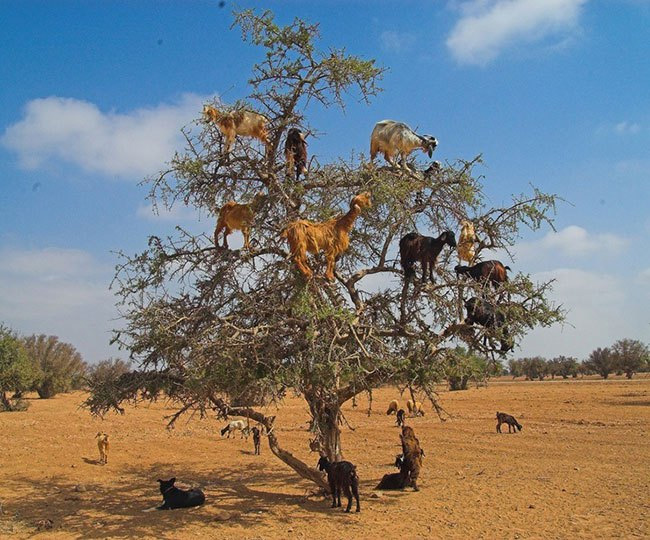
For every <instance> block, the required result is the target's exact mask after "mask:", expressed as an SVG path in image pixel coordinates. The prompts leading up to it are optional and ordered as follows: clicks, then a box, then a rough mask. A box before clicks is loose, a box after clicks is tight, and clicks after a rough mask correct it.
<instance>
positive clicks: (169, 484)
mask: <svg viewBox="0 0 650 540" xmlns="http://www.w3.org/2000/svg"><path fill="white" fill-rule="evenodd" d="M158 482H159V483H160V493H162V496H163V503H162V505H160V506H159V507H158V508H157V510H173V509H174V508H190V507H192V506H201V505H202V504H203V503H204V502H205V495H204V494H203V492H202V491H201V490H200V489H189V490H184V489H179V488H177V487H175V486H174V482H176V478H170V479H169V480H160V479H158Z"/></svg>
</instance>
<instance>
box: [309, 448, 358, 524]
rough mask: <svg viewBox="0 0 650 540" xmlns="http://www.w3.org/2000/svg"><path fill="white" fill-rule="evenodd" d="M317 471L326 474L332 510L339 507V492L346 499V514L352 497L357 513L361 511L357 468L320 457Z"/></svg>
mask: <svg viewBox="0 0 650 540" xmlns="http://www.w3.org/2000/svg"><path fill="white" fill-rule="evenodd" d="M318 470H319V471H325V472H326V473H327V481H328V483H329V485H330V491H331V492H332V508H336V507H337V506H341V491H344V492H345V495H346V497H347V498H348V506H347V508H346V509H345V511H346V512H349V511H350V508H351V507H352V496H354V498H355V500H356V501H357V510H356V511H357V512H360V511H361V506H360V505H359V476H358V475H357V468H356V467H355V466H354V465H352V463H350V462H349V461H335V462H334V463H330V461H329V460H328V459H327V458H326V457H325V456H322V457H321V458H320V459H319V460H318Z"/></svg>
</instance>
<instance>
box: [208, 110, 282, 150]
mask: <svg viewBox="0 0 650 540" xmlns="http://www.w3.org/2000/svg"><path fill="white" fill-rule="evenodd" d="M203 114H204V115H205V117H206V118H207V119H208V120H209V121H212V122H214V123H215V124H216V125H217V127H218V128H219V131H221V133H223V135H224V137H225V138H226V147H225V151H226V154H227V153H228V152H229V151H230V147H231V146H232V143H233V142H234V141H235V136H236V135H243V136H245V137H254V138H256V139H259V140H260V141H262V143H263V144H264V147H265V149H266V151H268V145H269V140H268V137H269V135H268V132H267V129H266V126H267V124H268V120H267V119H266V117H264V116H262V115H261V114H258V113H255V112H251V111H243V110H239V111H232V112H220V111H218V110H217V109H215V108H214V107H212V106H210V105H204V107H203Z"/></svg>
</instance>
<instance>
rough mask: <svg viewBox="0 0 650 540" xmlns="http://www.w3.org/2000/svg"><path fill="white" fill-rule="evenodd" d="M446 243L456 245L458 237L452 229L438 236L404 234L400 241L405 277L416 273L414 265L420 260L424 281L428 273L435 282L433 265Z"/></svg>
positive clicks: (401, 260) (413, 233)
mask: <svg viewBox="0 0 650 540" xmlns="http://www.w3.org/2000/svg"><path fill="white" fill-rule="evenodd" d="M445 244H447V245H448V246H451V247H456V237H455V236H454V233H453V232H452V231H445V232H443V233H442V234H441V235H440V236H438V238H432V237H431V236H422V235H421V234H418V233H415V232H412V233H408V234H406V235H404V236H403V237H402V239H401V240H400V241H399V254H400V262H401V264H402V268H403V269H404V276H405V278H406V279H409V278H410V277H411V276H414V275H415V269H414V268H413V265H414V264H415V262H416V261H420V264H421V265H422V281H423V282H425V281H426V279H427V273H428V274H429V279H430V280H431V282H432V283H433V267H434V266H435V264H436V259H437V258H438V255H439V254H440V252H441V251H442V248H443V247H444V246H445Z"/></svg>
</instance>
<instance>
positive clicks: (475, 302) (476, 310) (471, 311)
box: [465, 297, 514, 353]
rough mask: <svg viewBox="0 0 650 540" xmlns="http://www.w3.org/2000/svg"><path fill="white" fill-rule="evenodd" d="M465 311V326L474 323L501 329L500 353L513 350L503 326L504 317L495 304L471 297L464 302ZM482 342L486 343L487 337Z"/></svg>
mask: <svg viewBox="0 0 650 540" xmlns="http://www.w3.org/2000/svg"><path fill="white" fill-rule="evenodd" d="M465 309H466V310H467V318H466V319H465V324H474V323H476V324H479V325H481V326H483V327H485V328H495V329H498V328H501V335H502V338H501V339H500V342H501V352H502V353H506V352H508V351H510V350H512V349H513V348H514V342H513V340H512V338H511V337H510V335H509V333H508V328H507V327H506V325H505V322H506V318H505V315H504V314H503V312H502V311H500V310H499V309H498V307H497V306H496V305H495V304H492V303H490V302H488V301H487V300H483V299H480V298H476V297H473V298H470V299H469V300H467V302H465ZM484 342H487V336H485V340H484Z"/></svg>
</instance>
